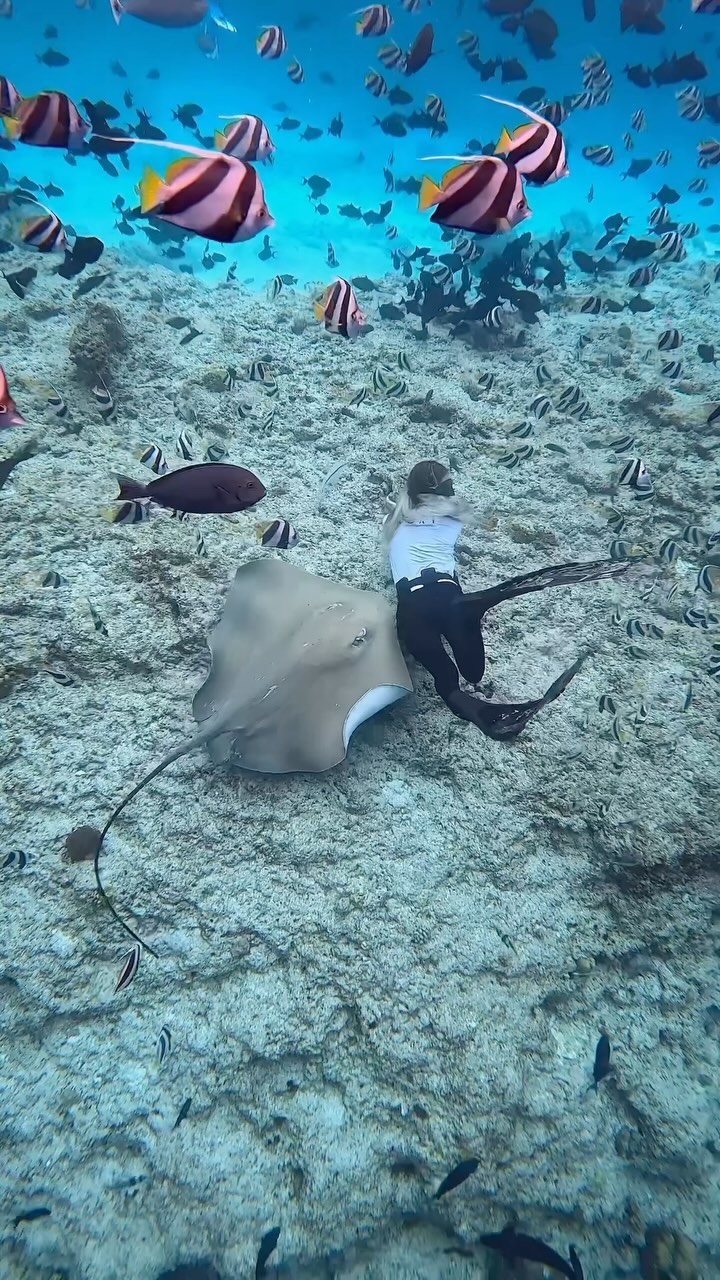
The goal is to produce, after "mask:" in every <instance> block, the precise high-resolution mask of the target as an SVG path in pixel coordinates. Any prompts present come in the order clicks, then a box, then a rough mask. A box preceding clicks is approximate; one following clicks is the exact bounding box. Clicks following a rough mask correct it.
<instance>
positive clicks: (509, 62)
mask: <svg viewBox="0 0 720 1280" xmlns="http://www.w3.org/2000/svg"><path fill="white" fill-rule="evenodd" d="M501 66H502V72H501V75H500V79H501V80H502V82H503V84H509V83H510V81H511V80H527V78H528V73H527V71H526V70H525V68H524V66H523V64H522V62H520V60H519V59H518V58H506V59H505V60H504V61H503V62H502V64H501Z"/></svg>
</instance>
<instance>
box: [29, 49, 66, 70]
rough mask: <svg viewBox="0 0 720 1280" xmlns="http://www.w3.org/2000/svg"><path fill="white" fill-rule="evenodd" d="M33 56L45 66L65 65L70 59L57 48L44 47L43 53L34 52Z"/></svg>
mask: <svg viewBox="0 0 720 1280" xmlns="http://www.w3.org/2000/svg"><path fill="white" fill-rule="evenodd" d="M35 57H36V58H37V60H38V62H44V63H45V66H46V67H66V66H67V64H68V62H69V61H70V59H69V58H68V57H66V55H65V54H64V53H60V50H59V49H46V50H45V52H44V53H36V54H35Z"/></svg>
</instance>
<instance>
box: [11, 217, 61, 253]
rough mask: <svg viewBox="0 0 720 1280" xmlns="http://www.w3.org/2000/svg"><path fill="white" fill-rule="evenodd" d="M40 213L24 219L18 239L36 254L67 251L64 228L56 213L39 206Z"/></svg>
mask: <svg viewBox="0 0 720 1280" xmlns="http://www.w3.org/2000/svg"><path fill="white" fill-rule="evenodd" d="M40 208H41V209H42V213H37V214H35V215H34V216H32V217H29V218H24V219H23V221H22V222H21V223H20V239H21V240H22V242H23V244H24V245H27V247H28V249H37V251H38V253H53V252H60V253H62V252H63V250H65V249H67V247H68V241H67V235H66V232H65V228H64V226H63V224H62V222H61V221H60V219H59V218H58V216H57V214H56V213H53V212H52V211H51V210H50V209H46V208H45V206H44V205H40Z"/></svg>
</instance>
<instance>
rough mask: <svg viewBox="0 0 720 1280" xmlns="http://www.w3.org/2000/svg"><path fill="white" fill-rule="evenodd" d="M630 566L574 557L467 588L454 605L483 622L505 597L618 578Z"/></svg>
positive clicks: (616, 561)
mask: <svg viewBox="0 0 720 1280" xmlns="http://www.w3.org/2000/svg"><path fill="white" fill-rule="evenodd" d="M629 568H630V561H629V560H586V561H584V562H583V561H574V560H573V561H571V562H570V563H569V564H556V565H551V566H550V568H549V569H536V570H535V571H534V572H533V573H522V574H520V575H519V576H518V577H517V578H508V580H507V582H499V583H498V584H497V586H496V587H488V588H487V590H485V591H467V592H465V594H464V595H463V597H462V599H460V598H458V601H457V605H456V606H455V607H456V608H460V609H466V608H467V609H471V610H472V613H473V616H475V617H477V620H478V621H480V619H481V618H482V616H483V614H485V613H487V611H488V609H494V607H495V605H497V604H502V602H503V600H512V599H513V598H514V597H515V596H524V595H526V594H527V592H529V591H544V590H545V587H568V586H572V585H573V584H574V583H576V582H594V581H597V580H598V579H599V578H616V577H617V576H618V574H620V573H625V571H626V570H627V569H629Z"/></svg>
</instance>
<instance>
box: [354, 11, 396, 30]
mask: <svg viewBox="0 0 720 1280" xmlns="http://www.w3.org/2000/svg"><path fill="white" fill-rule="evenodd" d="M391 26H392V14H391V13H390V10H389V9H388V7H387V5H386V4H371V5H368V7H367V8H366V9H362V10H361V11H360V16H359V18H358V20H357V22H356V23H355V31H356V32H357V34H358V35H359V36H384V35H385V32H386V31H389V30H390V28H391Z"/></svg>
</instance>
